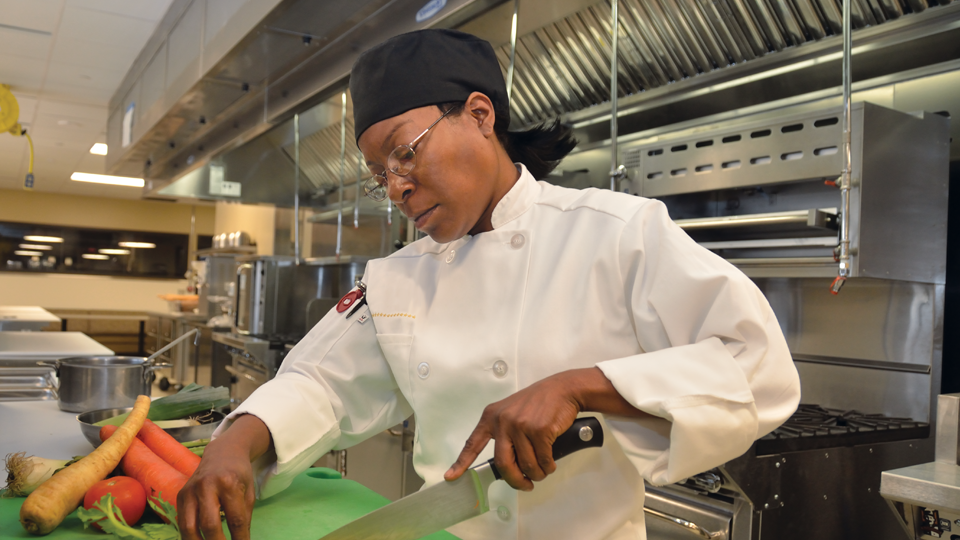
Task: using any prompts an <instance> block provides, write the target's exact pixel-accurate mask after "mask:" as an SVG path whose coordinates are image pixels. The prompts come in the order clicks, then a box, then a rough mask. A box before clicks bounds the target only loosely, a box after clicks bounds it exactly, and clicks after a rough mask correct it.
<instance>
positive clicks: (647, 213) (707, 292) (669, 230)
mask: <svg viewBox="0 0 960 540" xmlns="http://www.w3.org/2000/svg"><path fill="white" fill-rule="evenodd" d="M619 249H620V252H619V264H620V269H621V274H622V278H623V288H624V294H625V297H626V299H627V303H628V311H629V312H630V316H631V319H632V320H631V322H632V324H633V326H634V329H635V331H636V335H637V340H638V343H639V345H640V348H641V349H642V350H643V351H645V353H644V354H639V355H635V356H630V357H626V358H617V359H613V360H608V361H605V362H600V363H598V364H597V366H598V367H599V368H600V369H601V370H602V371H603V373H604V374H605V375H606V376H607V378H608V379H609V380H610V381H611V383H612V384H613V386H614V387H615V388H616V389H617V391H618V392H619V393H620V394H621V395H622V396H623V397H624V399H626V400H627V401H628V402H629V403H630V404H632V405H633V406H634V407H636V408H638V409H640V410H641V411H644V412H646V413H649V414H651V415H653V416H654V418H648V419H643V420H633V419H625V418H617V417H610V418H608V424H609V425H610V427H611V428H612V429H613V432H614V436H615V437H616V439H617V441H618V442H619V443H620V445H621V446H622V447H623V449H624V451H625V452H626V454H627V456H628V457H629V458H630V459H631V461H632V462H633V463H634V465H635V466H636V467H637V469H638V470H639V471H640V473H641V474H642V475H643V476H644V478H646V479H647V480H648V481H650V482H651V483H654V484H666V483H671V482H676V481H679V480H682V479H684V478H686V477H689V476H690V475H693V474H697V473H700V472H703V471H706V470H709V469H711V468H713V467H717V466H719V465H722V464H723V463H725V462H727V461H729V460H731V459H734V458H736V457H738V456H740V455H741V454H743V453H744V452H745V451H747V450H748V449H749V448H750V445H751V444H752V443H753V441H755V440H756V439H758V438H760V437H762V436H764V435H766V434H767V433H769V432H771V431H773V430H774V429H775V428H776V427H777V426H779V425H780V424H782V423H783V422H784V421H785V420H786V419H787V418H789V417H790V415H791V414H792V413H793V412H794V411H795V410H796V407H797V404H798V403H799V400H800V380H799V377H798V375H797V370H796V367H795V366H794V364H793V360H792V358H791V357H790V351H789V350H788V348H787V344H786V341H785V340H784V337H783V333H782V331H781V329H780V326H779V324H778V322H777V319H776V316H775V315H774V313H773V310H772V309H771V308H770V305H769V304H768V302H767V300H766V298H764V296H763V294H762V293H761V292H760V290H759V289H758V288H757V287H756V285H755V284H754V283H753V282H752V281H750V279H749V278H747V277H746V276H745V275H744V274H743V273H742V272H740V271H739V270H737V269H736V268H734V267H733V266H732V265H730V264H729V263H727V262H726V261H724V260H723V259H721V258H720V257H718V256H716V255H715V254H713V253H711V252H709V251H708V250H706V249H704V248H702V247H701V246H699V245H697V244H696V242H694V241H693V240H692V239H691V238H690V237H689V236H687V234H686V233H684V232H683V230H681V229H680V227H678V226H677V225H676V224H675V223H673V222H672V221H671V220H670V218H669V215H668V214H667V211H666V208H665V206H664V205H663V204H662V203H660V202H658V201H648V202H647V203H646V204H644V205H643V206H641V207H640V209H639V210H638V211H637V213H636V214H635V215H634V216H633V217H632V219H631V220H630V221H629V222H628V223H627V224H626V227H625V228H624V230H623V233H622V236H621V239H620V244H619Z"/></svg>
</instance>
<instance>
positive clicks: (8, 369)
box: [0, 360, 57, 401]
mask: <svg viewBox="0 0 960 540" xmlns="http://www.w3.org/2000/svg"><path fill="white" fill-rule="evenodd" d="M54 399H57V375H56V372H55V371H54V368H53V367H50V366H39V365H37V361H36V360H34V361H32V362H29V361H20V360H0V401H26V400H54Z"/></svg>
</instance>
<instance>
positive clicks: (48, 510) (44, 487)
mask: <svg viewBox="0 0 960 540" xmlns="http://www.w3.org/2000/svg"><path fill="white" fill-rule="evenodd" d="M149 410H150V398H149V397H147V396H140V397H138V398H137V402H136V404H135V405H134V406H133V411H132V412H131V413H130V416H128V417H127V419H126V420H125V421H124V422H123V424H121V425H120V427H119V428H116V431H117V436H116V437H112V438H111V439H110V442H109V443H104V444H101V445H100V447H99V448H97V449H96V450H94V451H93V452H91V453H90V454H88V455H87V456H86V457H84V458H83V459H81V460H80V461H78V462H76V463H74V464H73V465H71V466H69V467H67V468H66V469H63V470H62V471H60V472H58V473H57V474H54V475H53V476H51V477H50V479H48V480H47V481H46V482H44V483H42V484H40V486H39V487H37V489H36V490H35V491H34V492H33V493H31V494H30V496H28V497H27V500H25V501H23V506H21V507H20V524H21V525H23V528H24V529H26V530H27V532H29V533H30V534H38V535H41V534H48V533H50V532H51V531H53V530H54V529H56V528H57V525H60V523H61V522H62V521H63V518H65V517H67V515H68V514H69V513H70V512H73V511H74V510H75V509H76V508H77V507H78V506H80V503H82V502H83V496H84V494H85V493H86V492H87V490H88V489H90V487H91V486H93V485H94V484H96V483H97V482H99V481H100V480H103V479H104V478H106V477H107V474H109V473H110V471H112V470H113V469H115V468H116V467H117V464H118V463H120V459H121V458H123V455H124V453H126V451H127V448H129V447H130V444H131V442H132V441H136V440H137V432H138V431H140V426H142V425H143V421H144V420H145V419H146V417H147V412H148V411H149Z"/></svg>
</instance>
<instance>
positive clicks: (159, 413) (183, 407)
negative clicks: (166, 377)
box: [94, 383, 230, 427]
mask: <svg viewBox="0 0 960 540" xmlns="http://www.w3.org/2000/svg"><path fill="white" fill-rule="evenodd" d="M229 404H230V391H229V390H228V389H226V388H224V387H223V386H218V387H216V388H213V387H212V386H200V385H198V384H194V383H190V384H188V385H187V386H184V387H183V389H182V390H180V391H179V392H177V393H176V394H173V395H169V396H165V397H162V398H160V399H157V400H155V401H154V402H153V403H151V404H150V412H149V413H147V418H149V419H150V420H153V421H154V422H156V421H157V420H175V419H178V418H184V417H187V416H190V415H191V414H196V413H199V412H203V411H209V410H211V409H216V408H219V407H225V406H227V405H229ZM129 414H130V413H123V414H120V415H117V416H114V417H113V418H107V419H105V420H101V421H99V422H97V423H96V424H94V425H96V426H101V427H102V426H108V425H109V426H119V425H120V424H122V423H123V421H124V420H126V418H127V416H128V415H129Z"/></svg>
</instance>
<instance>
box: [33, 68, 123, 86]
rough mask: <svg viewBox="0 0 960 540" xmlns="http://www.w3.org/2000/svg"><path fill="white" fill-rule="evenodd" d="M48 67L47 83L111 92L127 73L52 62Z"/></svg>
mask: <svg viewBox="0 0 960 540" xmlns="http://www.w3.org/2000/svg"><path fill="white" fill-rule="evenodd" d="M48 66H49V67H48V69H47V80H46V84H48V85H50V84H69V85H72V86H79V87H82V88H96V89H98V90H110V91H111V93H112V92H113V91H115V90H116V89H117V87H118V86H120V81H122V80H123V76H124V75H125V74H126V73H125V72H123V71H119V70H108V69H98V68H92V67H82V66H77V65H73V64H61V63H57V62H50V63H49V64H48Z"/></svg>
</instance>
